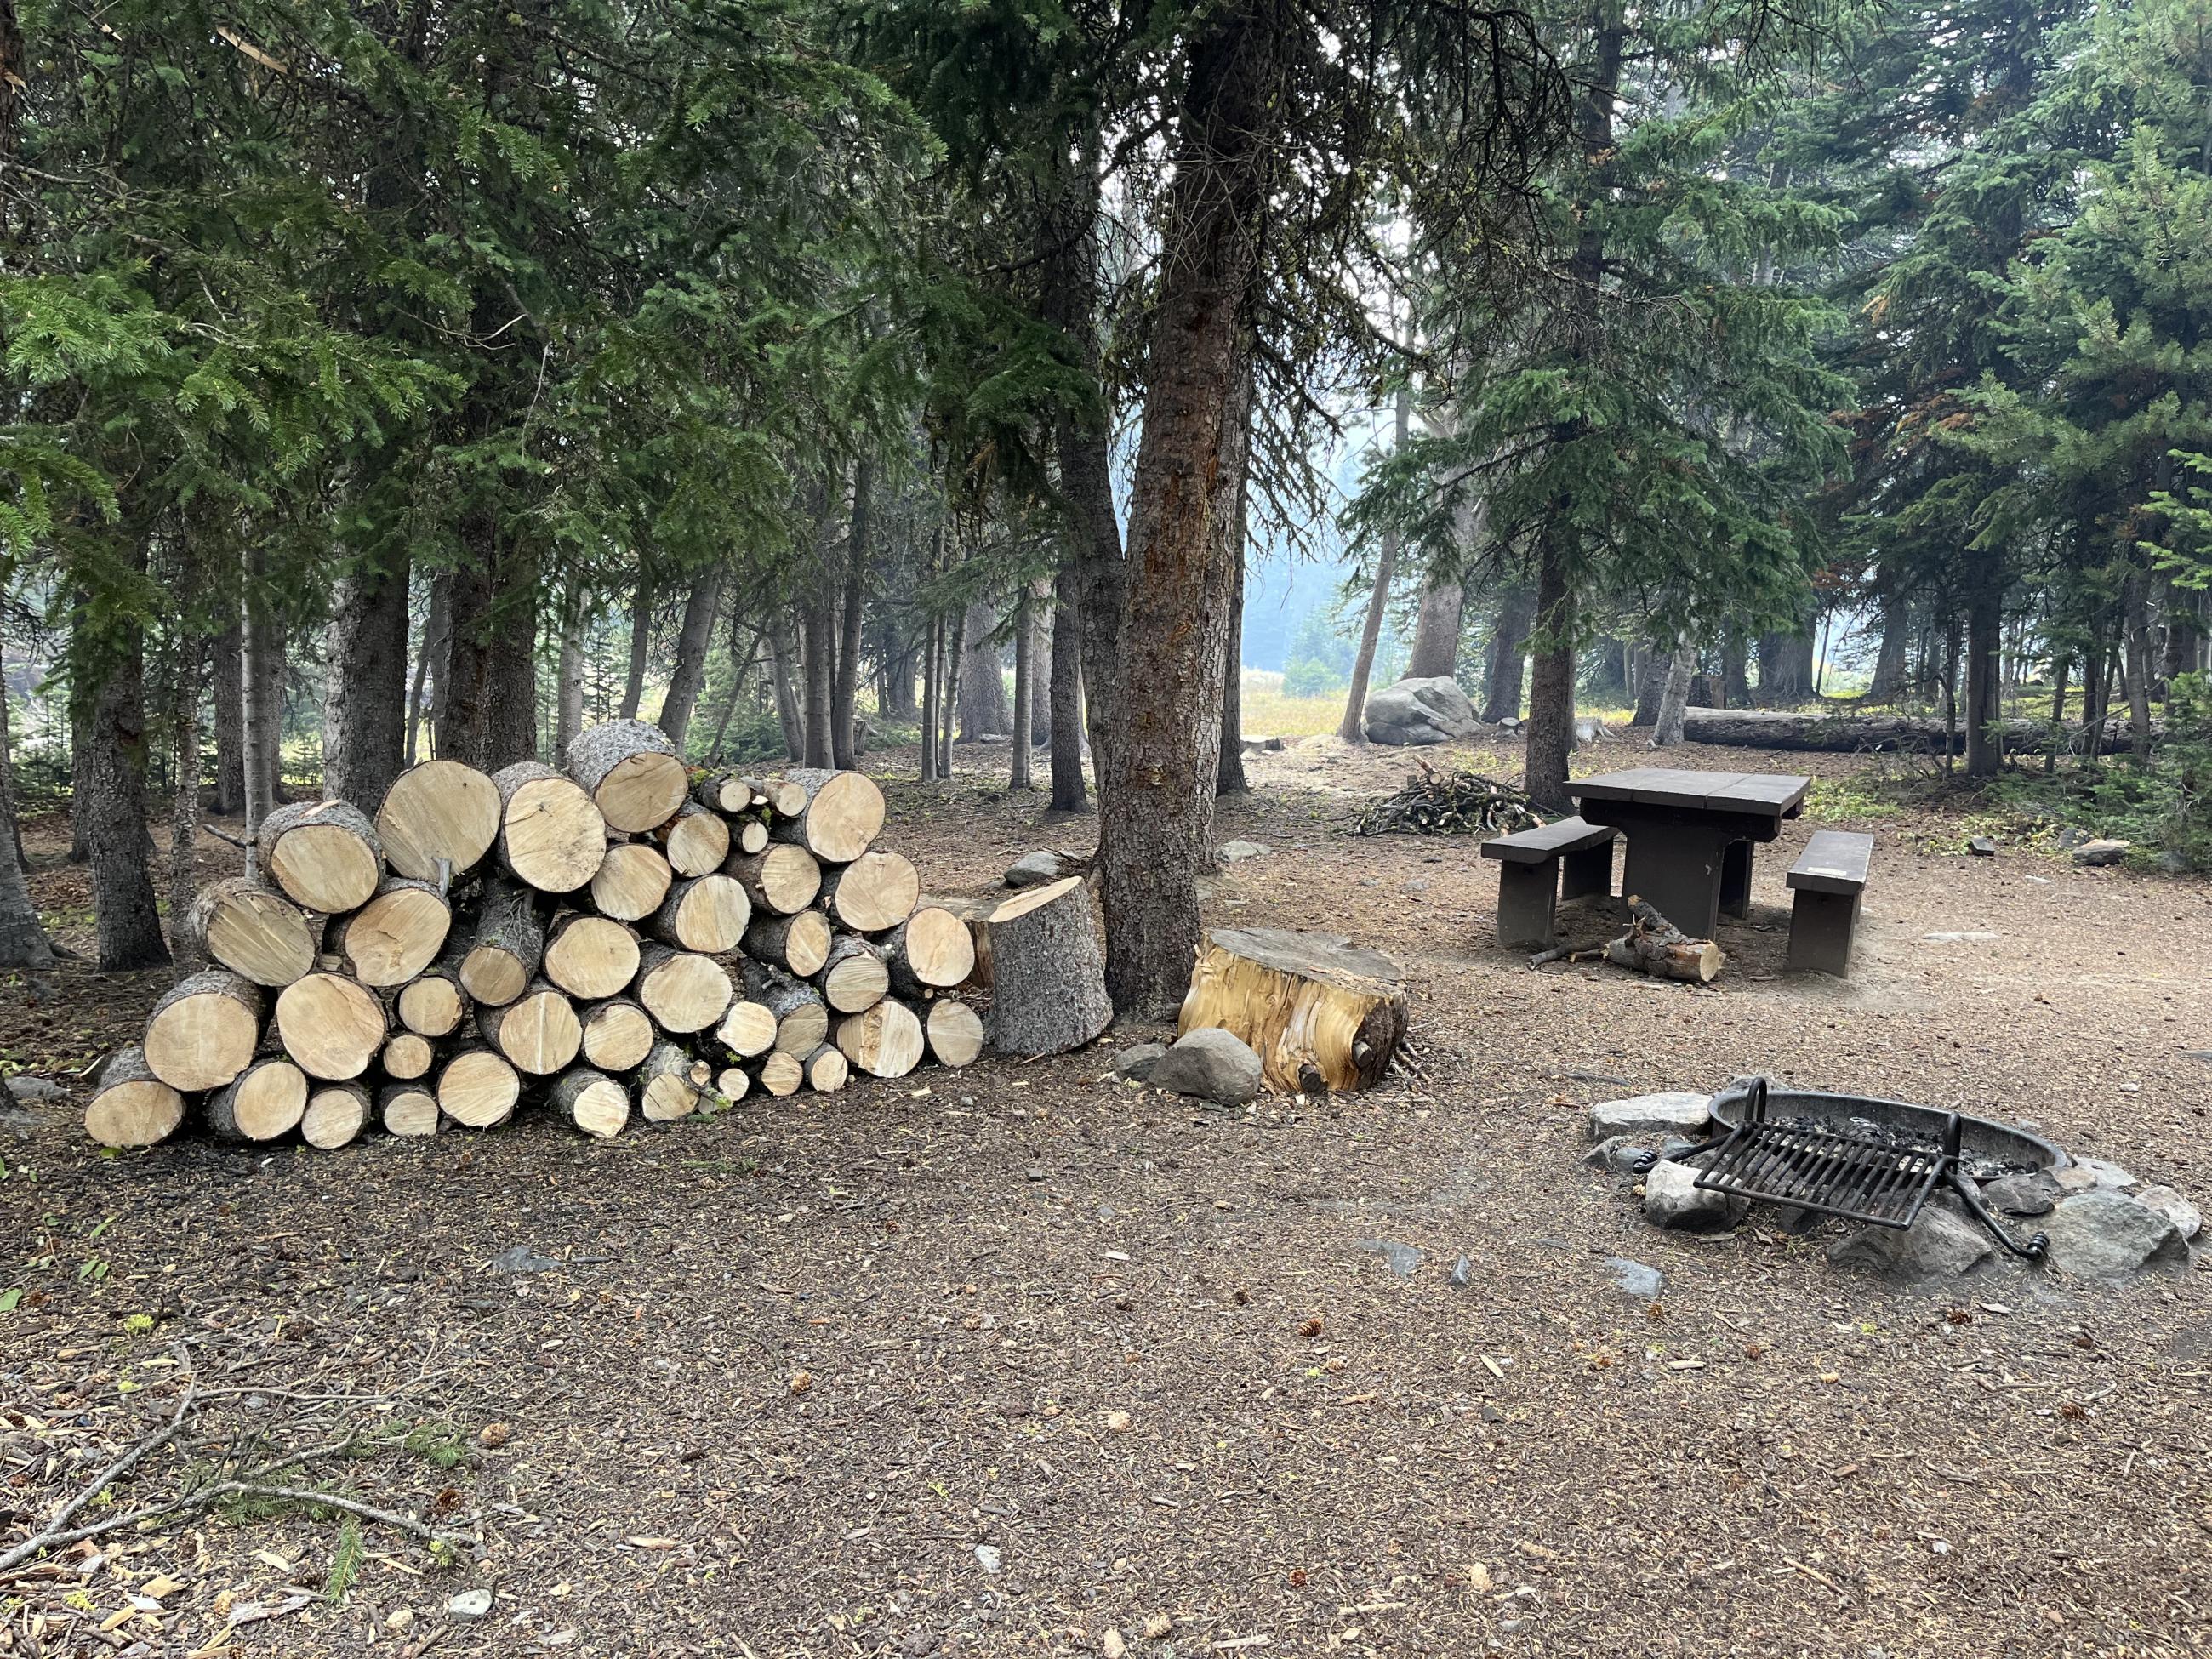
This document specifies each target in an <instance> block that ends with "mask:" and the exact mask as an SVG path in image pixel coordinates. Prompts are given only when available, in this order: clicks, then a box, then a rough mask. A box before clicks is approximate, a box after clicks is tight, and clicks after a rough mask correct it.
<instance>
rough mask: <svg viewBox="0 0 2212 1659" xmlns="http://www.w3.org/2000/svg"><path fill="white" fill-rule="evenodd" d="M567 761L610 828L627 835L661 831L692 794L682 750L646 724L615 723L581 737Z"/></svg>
mask: <svg viewBox="0 0 2212 1659" xmlns="http://www.w3.org/2000/svg"><path fill="white" fill-rule="evenodd" d="M563 759H564V761H565V762H566V763H567V765H568V772H569V775H570V776H572V777H574V779H575V780H576V781H577V782H578V783H580V784H581V785H582V786H583V787H584V789H585V792H586V793H587V794H588V795H589V796H590V797H591V799H592V802H593V804H594V805H597V806H598V808H599V811H601V812H602V813H604V814H605V817H606V821H607V823H608V825H609V826H610V827H611V828H613V829H619V830H621V831H623V833H624V834H625V835H639V834H641V833H643V832H644V831H646V830H648V829H659V827H660V826H661V825H662V824H664V823H667V822H668V820H669V819H670V818H671V817H674V816H675V815H676V809H677V808H678V807H679V806H681V805H683V804H684V796H685V795H686V794H688V793H690V787H691V779H690V774H689V773H688V772H686V771H685V770H684V757H682V756H681V755H678V753H677V752H676V745H675V744H672V743H671V742H669V740H668V738H667V735H666V734H665V732H662V731H661V729H660V728H659V726H648V725H647V723H646V722H645V721H643V720H614V721H611V722H610V723H608V724H607V725H605V726H592V728H591V729H590V730H589V731H586V732H579V733H578V734H577V735H576V737H575V738H574V739H573V740H572V741H571V742H570V743H569V744H568V754H567V755H566V756H565V757H563Z"/></svg>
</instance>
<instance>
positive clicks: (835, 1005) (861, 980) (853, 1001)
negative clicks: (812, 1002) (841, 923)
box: [815, 933, 891, 1014]
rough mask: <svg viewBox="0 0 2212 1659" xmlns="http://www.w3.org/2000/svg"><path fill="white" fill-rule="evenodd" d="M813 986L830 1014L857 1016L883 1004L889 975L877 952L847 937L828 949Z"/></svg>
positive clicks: (882, 956)
mask: <svg viewBox="0 0 2212 1659" xmlns="http://www.w3.org/2000/svg"><path fill="white" fill-rule="evenodd" d="M815 982H816V984H817V985H818V986H819V987H821V991H822V1000H823V1001H824V1002H826V1003H828V1004H829V1006H830V1008H831V1009H832V1010H834V1011H835V1012H838V1013H841V1014H857V1013H859V1012H860V1010H861V1009H863V1008H866V1007H870V1006H873V1005H874V1004H876V1003H878V1002H880V1001H882V1000H884V994H886V993H887V992H889V991H890V988H891V975H890V969H888V968H886V967H885V966H884V953H883V951H881V949H879V948H878V946H876V945H871V944H869V943H868V941H867V940H866V939H854V937H853V936H852V935H851V934H849V933H848V934H847V935H846V936H845V937H844V938H842V939H839V940H838V941H837V942H836V944H834V945H831V946H830V947H829V960H828V961H827V962H826V963H823V968H822V973H821V975H820V976H819V977H818V978H817V980H816V981H815Z"/></svg>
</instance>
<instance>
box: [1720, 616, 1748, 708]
mask: <svg viewBox="0 0 2212 1659" xmlns="http://www.w3.org/2000/svg"><path fill="white" fill-rule="evenodd" d="M1721 706H1722V707H1723V708H1749V707H1751V676H1750V673H1749V664H1748V662H1747V659H1746V653H1745V651H1744V645H1743V630H1742V629H1740V628H1734V627H1731V628H1730V629H1729V630H1728V631H1727V633H1726V634H1724V635H1723V636H1722V641H1721Z"/></svg>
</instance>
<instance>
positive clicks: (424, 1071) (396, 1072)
mask: <svg viewBox="0 0 2212 1659" xmlns="http://www.w3.org/2000/svg"><path fill="white" fill-rule="evenodd" d="M437 1060H438V1051H437V1050H436V1049H435V1048H433V1047H432V1046H431V1043H430V1039H429V1038H428V1037H426V1036H423V1035H422V1033H421V1032H419V1031H400V1032H398V1033H397V1034H395V1035H394V1036H392V1037H391V1038H389V1039H388V1040H387V1041H386V1043H385V1045H384V1054H383V1056H382V1058H381V1060H380V1064H381V1065H382V1066H383V1067H384V1074H385V1076H386V1077H388V1078H390V1079H392V1080H393V1081H394V1082H396V1083H412V1082H413V1081H414V1080H415V1079H416V1078H419V1077H428V1076H429V1075H430V1067H431V1066H434V1065H435V1064H436V1063H437Z"/></svg>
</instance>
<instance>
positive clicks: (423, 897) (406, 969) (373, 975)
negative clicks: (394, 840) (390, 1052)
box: [331, 876, 453, 987]
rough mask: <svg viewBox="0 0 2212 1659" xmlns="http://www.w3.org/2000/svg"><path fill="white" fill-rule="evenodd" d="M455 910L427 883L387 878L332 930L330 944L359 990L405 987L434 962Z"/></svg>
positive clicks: (444, 944) (403, 878)
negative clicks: (350, 971)
mask: <svg viewBox="0 0 2212 1659" xmlns="http://www.w3.org/2000/svg"><path fill="white" fill-rule="evenodd" d="M451 927H453V906H452V905H451V904H450V903H448V902H447V899H446V896H445V895H444V894H443V893H441V892H440V891H439V890H438V889H437V888H435V887H434V886H433V885H431V884H429V883H428V882H427V881H416V880H413V879H410V878H408V877H405V876H387V877H386V878H385V879H384V881H383V882H382V884H380V885H379V886H378V888H377V890H376V896H375V897H374V898H372V899H371V900H369V902H368V903H366V904H364V905H362V907H361V908H360V909H358V910H356V911H355V912H354V913H353V914H352V915H349V916H348V917H346V918H345V919H344V920H343V921H340V922H339V923H337V926H336V927H334V928H332V930H331V934H332V941H333V943H334V944H335V945H337V951H338V954H339V955H340V956H342V957H344V958H345V964H346V966H347V967H348V968H349V969H351V970H352V972H353V976H354V977H355V978H356V979H357V980H359V981H361V982H362V984H363V985H371V986H376V987H388V986H393V985H404V984H405V983H407V981H410V980H411V979H413V978H415V977H416V975H419V974H421V973H422V971H423V969H426V968H428V967H429V965H430V964H431V963H434V962H435V961H436V960H437V959H438V953H439V952H440V951H443V950H444V949H445V948H446V934H447V931H448V930H449V929H450V928H451Z"/></svg>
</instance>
